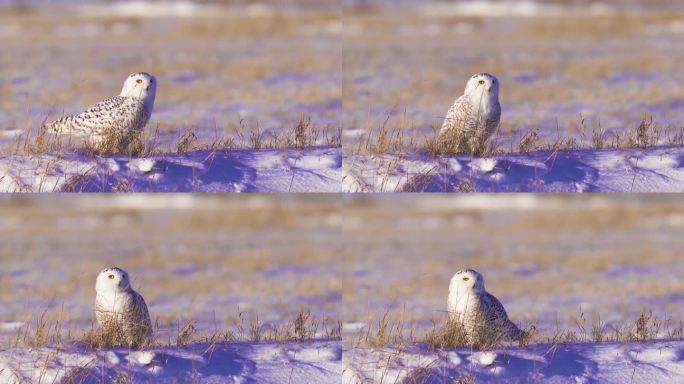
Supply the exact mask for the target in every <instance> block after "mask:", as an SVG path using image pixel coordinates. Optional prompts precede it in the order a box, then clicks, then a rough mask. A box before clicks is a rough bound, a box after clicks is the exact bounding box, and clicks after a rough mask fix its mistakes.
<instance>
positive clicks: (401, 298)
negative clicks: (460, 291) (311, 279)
mask: <svg viewBox="0 0 684 384" xmlns="http://www.w3.org/2000/svg"><path fill="white" fill-rule="evenodd" d="M682 202H683V200H682V199H681V198H680V197H678V196H675V195H672V196H646V195H611V196H599V195H594V196H571V195H501V196H494V195H469V196H445V195H442V196H427V195H423V196H421V198H420V199H416V198H412V197H410V196H383V197H382V198H378V197H352V196H346V197H345V205H344V212H345V213H344V219H343V228H344V231H343V232H344V235H343V239H344V240H343V241H344V243H345V244H347V248H346V249H345V252H344V254H345V258H344V269H343V270H344V276H343V284H342V287H343V290H342V294H343V302H344V311H343V335H344V343H345V347H347V348H349V347H350V345H352V344H353V343H355V342H356V340H357V337H355V335H357V334H358V333H359V332H360V333H363V332H365V331H366V330H367V329H368V328H369V327H370V328H371V329H372V331H371V332H372V333H373V335H374V336H375V332H377V331H378V329H379V327H380V323H381V322H382V320H383V316H385V315H387V317H386V318H385V320H386V322H387V323H388V324H392V325H393V326H396V325H397V324H403V329H400V330H399V332H404V337H406V338H407V339H409V340H410V339H411V338H412V337H413V339H414V340H421V337H422V336H424V335H425V334H426V333H428V332H429V331H431V330H433V328H434V327H435V326H437V327H439V326H441V325H442V324H443V323H444V321H445V320H446V299H447V295H448V287H449V281H450V279H451V277H452V276H453V274H454V273H455V272H456V271H458V270H460V269H465V268H472V269H475V270H477V271H479V272H481V273H482V274H483V275H484V280H485V287H486V289H487V291H489V292H490V293H492V294H493V295H495V296H497V297H498V298H499V299H500V300H501V301H502V303H503V304H504V305H505V307H506V309H507V311H508V314H509V316H510V317H511V318H512V319H513V321H514V322H516V323H517V324H519V325H521V326H523V327H524V326H528V325H530V324H535V325H536V327H537V330H538V332H539V333H540V334H543V335H546V336H554V335H555V334H556V332H557V331H565V330H573V331H575V332H577V333H580V331H581V330H580V329H579V328H578V324H583V325H584V326H585V327H586V329H585V330H586V331H587V332H589V330H590V329H591V326H592V325H593V324H596V323H598V320H599V319H600V321H601V323H602V325H603V327H604V328H603V331H605V332H608V331H609V330H610V329H611V327H620V326H622V325H623V324H625V323H626V322H628V321H629V322H634V321H635V319H636V318H638V317H639V314H640V312H641V311H642V310H645V311H646V313H648V312H649V311H650V312H651V313H652V315H653V317H654V318H657V319H658V321H662V322H665V321H668V322H670V323H669V325H670V327H676V326H679V325H680V324H681V323H680V322H681V321H682V320H684V310H682V308H684V283H683V282H682V279H681V276H682V274H683V273H684V261H682V258H681V249H682V247H683V246H684V239H682V236H681V233H682V229H683V228H684V205H682ZM582 318H583V319H582ZM661 325H662V327H661V331H663V332H665V324H664V323H661ZM385 332H386V333H391V334H394V333H395V332H397V329H394V328H392V330H390V329H389V328H388V329H386V330H385ZM411 332H413V334H412V335H411Z"/></svg>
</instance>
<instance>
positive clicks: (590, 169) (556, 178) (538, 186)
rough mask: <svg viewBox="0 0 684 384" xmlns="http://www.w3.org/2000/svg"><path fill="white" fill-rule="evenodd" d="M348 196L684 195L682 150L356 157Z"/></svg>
mask: <svg viewBox="0 0 684 384" xmlns="http://www.w3.org/2000/svg"><path fill="white" fill-rule="evenodd" d="M342 189H343V190H344V191H345V192H396V191H410V192H454V191H456V192H458V191H460V192H684V148H681V147H674V148H673V147H671V148H652V149H620V150H589V149H586V150H562V151H557V152H552V151H538V152H531V153H527V154H507V155H500V156H497V157H492V158H475V159H474V158H471V157H469V156H454V157H446V158H440V159H435V158H432V157H431V156H429V155H426V154H425V153H420V152H416V153H413V154H408V155H402V156H395V155H391V154H387V155H374V156H373V155H369V156H361V155H358V156H352V157H350V158H345V160H344V175H343V187H342Z"/></svg>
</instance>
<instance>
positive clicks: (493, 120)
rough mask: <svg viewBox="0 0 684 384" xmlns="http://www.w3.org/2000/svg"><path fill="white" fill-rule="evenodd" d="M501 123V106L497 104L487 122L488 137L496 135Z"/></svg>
mask: <svg viewBox="0 0 684 384" xmlns="http://www.w3.org/2000/svg"><path fill="white" fill-rule="evenodd" d="M499 121H501V104H499V103H496V104H494V105H493V106H492V110H491V111H490V113H489V116H488V118H487V121H486V122H485V126H486V127H487V128H486V134H487V137H489V136H491V135H493V134H494V132H495V131H496V128H497V127H498V126H499Z"/></svg>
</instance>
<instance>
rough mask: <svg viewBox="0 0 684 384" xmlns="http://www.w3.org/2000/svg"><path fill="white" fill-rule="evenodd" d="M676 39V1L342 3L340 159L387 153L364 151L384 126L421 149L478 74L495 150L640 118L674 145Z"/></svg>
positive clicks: (683, 115)
mask: <svg viewBox="0 0 684 384" xmlns="http://www.w3.org/2000/svg"><path fill="white" fill-rule="evenodd" d="M683 36H684V3H682V2H672V1H646V0H643V1H641V0H634V1H619V0H603V1H580V0H577V1H495V0H492V1H465V0H464V1H450V2H446V1H443V2H440V1H411V0H406V1H383V0H348V1H345V2H344V31H343V42H344V55H345V58H344V79H343V84H344V86H343V101H344V103H343V104H344V116H345V120H344V123H343V125H344V135H343V138H344V140H343V141H344V148H345V149H344V151H345V155H349V154H356V153H362V154H363V153H368V152H374V151H378V147H380V149H379V150H380V151H391V150H395V151H397V150H398V147H399V145H396V144H397V143H396V141H395V142H393V144H395V145H394V146H393V145H385V146H382V145H378V146H377V147H374V146H371V147H370V148H369V147H368V146H365V145H364V143H365V141H366V140H368V137H369V136H373V137H374V139H373V140H371V141H374V142H375V141H377V140H378V135H380V133H379V131H380V127H381V126H383V123H384V122H385V120H387V123H385V125H386V128H389V129H390V130H392V131H398V132H401V134H402V135H403V139H404V143H403V144H404V146H408V147H417V146H420V145H424V141H425V139H427V138H431V137H433V135H434V132H435V131H436V130H438V129H439V128H440V127H441V124H442V121H443V117H444V115H445V114H446V111H447V110H448V108H449V107H450V106H451V104H452V103H453V101H454V100H455V99H456V98H457V97H458V96H460V95H461V94H462V93H463V89H464V87H465V82H466V80H467V79H468V78H469V77H470V76H471V75H473V74H474V73H479V72H490V73H493V74H495V75H496V76H497V77H498V78H499V79H500V80H501V84H502V88H501V94H500V100H501V103H502V108H503V115H502V120H501V122H502V123H501V127H500V129H499V132H498V133H497V135H496V138H495V141H496V142H497V143H498V145H499V147H500V148H501V149H503V150H506V151H511V150H513V151H517V149H518V144H519V141H520V139H521V138H522V137H523V135H524V134H525V133H526V132H528V131H531V130H537V132H538V136H539V139H538V140H539V142H545V143H554V142H555V141H556V140H557V139H558V138H560V137H572V138H574V139H576V140H577V141H578V143H579V145H580V146H590V147H591V146H592V145H593V144H594V142H593V139H594V132H596V133H597V134H598V136H599V137H601V138H602V140H604V141H605V142H610V141H612V140H613V139H615V137H617V135H623V134H624V133H625V132H626V131H627V130H629V129H635V128H636V127H637V126H638V125H639V123H640V121H641V120H642V118H646V120H648V119H650V118H651V117H652V118H653V123H655V125H656V126H657V127H658V130H659V131H660V132H659V133H658V136H659V138H658V140H657V141H658V144H670V143H678V144H679V143H680V141H678V139H677V137H678V135H679V136H681V134H682V128H683V127H684V91H682V90H683V89H684V75H683V74H682V71H681V62H682V61H683V60H684V45H682V44H681V40H682V37H683ZM394 134H398V133H397V132H394ZM411 140H413V141H411Z"/></svg>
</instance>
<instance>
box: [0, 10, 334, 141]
mask: <svg viewBox="0 0 684 384" xmlns="http://www.w3.org/2000/svg"><path fill="white" fill-rule="evenodd" d="M339 14H340V8H339V4H338V3H337V2H336V1H335V0H325V1H307V0H301V1H299V0H298V1H260V2H247V1H213V2H212V1H175V2H173V1H169V2H162V1H122V2H110V1H81V2H79V1H39V0H37V1H31V0H29V1H7V0H3V1H0V45H1V46H2V53H1V54H0V149H2V152H0V153H4V154H7V153H8V152H10V151H11V149H12V147H13V146H14V145H16V143H17V141H20V140H21V137H22V136H23V135H25V134H26V133H27V132H32V134H33V135H35V134H36V133H37V129H38V127H40V124H41V122H42V121H43V120H45V119H54V118H56V117H58V116H60V115H62V113H67V114H69V113H77V112H80V111H82V110H84V109H85V108H87V107H89V106H91V105H92V104H94V103H95V102H97V101H100V100H102V99H104V98H107V97H111V96H114V95H117V94H118V93H119V92H120V90H121V86H122V84H123V80H124V79H125V78H126V76H128V74H130V73H132V72H135V71H147V72H150V73H152V74H154V75H155V76H156V77H157V78H158V81H159V88H158V90H157V100H156V103H155V110H154V114H153V117H152V120H151V122H150V124H149V125H148V127H147V129H146V130H147V131H148V134H149V135H152V133H153V132H154V131H155V130H159V134H158V136H159V138H158V140H159V141H160V144H161V145H162V148H166V146H165V144H169V146H172V147H173V146H174V145H175V143H176V142H178V140H179V138H180V137H181V136H182V135H183V134H184V133H186V132H187V131H191V130H194V131H195V134H196V135H197V137H198V141H204V142H209V143H211V142H212V141H213V140H214V139H217V138H232V139H234V140H235V141H236V142H238V143H239V144H244V142H245V141H248V140H249V137H250V136H251V135H252V134H253V133H257V134H258V135H259V136H261V138H262V140H264V141H266V140H269V139H272V138H273V136H275V135H282V134H283V133H284V132H285V131H288V130H292V129H293V128H294V127H295V126H296V125H297V123H298V122H299V121H300V119H302V118H304V119H310V122H311V126H312V127H315V128H316V129H317V130H319V131H320V134H319V135H318V141H317V142H316V143H313V144H319V145H322V144H326V143H328V142H329V141H328V140H326V137H327V138H330V137H332V136H335V135H339V130H340V124H339V121H340V119H341V117H340V110H341V99H340V81H341V72H340V68H341V47H340V44H339V40H340V32H341V28H342V27H341V20H340V18H339ZM173 148H175V147H173Z"/></svg>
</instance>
